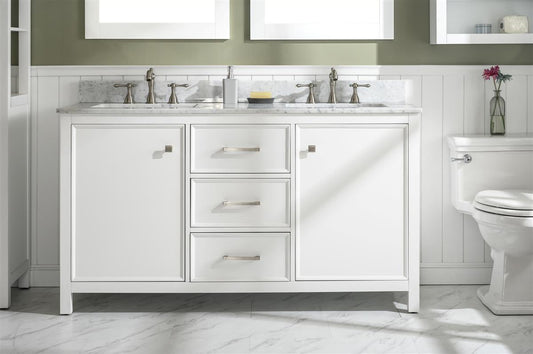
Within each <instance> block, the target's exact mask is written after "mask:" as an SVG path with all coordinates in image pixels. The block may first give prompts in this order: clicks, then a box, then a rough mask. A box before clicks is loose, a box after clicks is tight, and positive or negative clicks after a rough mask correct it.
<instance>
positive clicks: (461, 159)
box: [452, 154, 472, 163]
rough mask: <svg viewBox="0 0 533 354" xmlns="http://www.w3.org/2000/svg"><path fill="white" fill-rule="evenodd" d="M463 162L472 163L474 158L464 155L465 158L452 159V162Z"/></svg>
mask: <svg viewBox="0 0 533 354" xmlns="http://www.w3.org/2000/svg"><path fill="white" fill-rule="evenodd" d="M457 161H462V162H464V163H470V162H472V156H471V155H470V154H464V155H463V157H452V162H457Z"/></svg>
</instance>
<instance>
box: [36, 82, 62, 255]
mask: <svg viewBox="0 0 533 354" xmlns="http://www.w3.org/2000/svg"><path fill="white" fill-rule="evenodd" d="M37 85H38V92H39V97H38V106H37V107H38V108H37V109H38V116H37V137H36V138H37V140H36V143H37V174H36V176H37V191H36V193H37V196H36V198H37V215H36V228H37V229H36V239H37V245H36V246H37V249H36V250H35V252H36V257H37V262H38V264H39V265H53V264H56V265H57V264H59V159H58V156H59V124H58V123H59V122H58V116H57V113H56V109H57V107H58V106H59V78H58V77H39V78H38V81H37Z"/></svg>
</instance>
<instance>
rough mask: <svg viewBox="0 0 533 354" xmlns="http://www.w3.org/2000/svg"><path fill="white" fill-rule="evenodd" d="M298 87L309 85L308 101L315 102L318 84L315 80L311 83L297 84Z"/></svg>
mask: <svg viewBox="0 0 533 354" xmlns="http://www.w3.org/2000/svg"><path fill="white" fill-rule="evenodd" d="M296 87H309V95H308V96H307V103H315V87H316V84H315V83H314V82H311V83H309V84H296Z"/></svg>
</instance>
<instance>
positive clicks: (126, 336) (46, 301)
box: [0, 286, 533, 354]
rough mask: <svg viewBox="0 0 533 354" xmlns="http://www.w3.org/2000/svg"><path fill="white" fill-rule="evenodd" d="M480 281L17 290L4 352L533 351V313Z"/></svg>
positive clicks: (2, 326) (3, 328)
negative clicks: (284, 288)
mask: <svg viewBox="0 0 533 354" xmlns="http://www.w3.org/2000/svg"><path fill="white" fill-rule="evenodd" d="M477 288H478V286H423V287H422V288H421V304H422V306H421V311H420V313H418V314H410V313H407V312H406V310H405V309H406V307H405V294H402V293H324V294H206V295H198V294H99V295H95V294H90V295H89V294H87V295H85V294H84V295H78V296H76V298H75V302H74V304H75V313H74V314H73V315H71V316H59V315H58V310H59V290H58V289H57V288H33V289H29V290H19V289H13V305H12V307H11V308H10V309H9V310H6V311H0V353H2V354H7V353H54V354H58V353H149V354H152V353H165V354H166V353H533V316H495V315H493V314H492V313H491V312H490V311H488V310H487V309H486V308H485V307H484V306H483V305H482V304H481V303H480V301H479V300H478V299H477V297H476V289H477Z"/></svg>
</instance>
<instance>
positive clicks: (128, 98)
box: [113, 82, 137, 104]
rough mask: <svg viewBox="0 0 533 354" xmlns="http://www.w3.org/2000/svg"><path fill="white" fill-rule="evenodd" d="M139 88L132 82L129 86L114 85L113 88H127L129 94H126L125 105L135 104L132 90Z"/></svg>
mask: <svg viewBox="0 0 533 354" xmlns="http://www.w3.org/2000/svg"><path fill="white" fill-rule="evenodd" d="M135 86H137V85H136V84H133V83H131V82H128V83H127V84H114V85H113V87H117V88H118V87H126V88H127V89H128V93H127V94H126V98H124V103H127V104H132V103H135V101H134V100H133V94H132V92H131V91H132V90H131V89H132V88H133V87H135Z"/></svg>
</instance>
